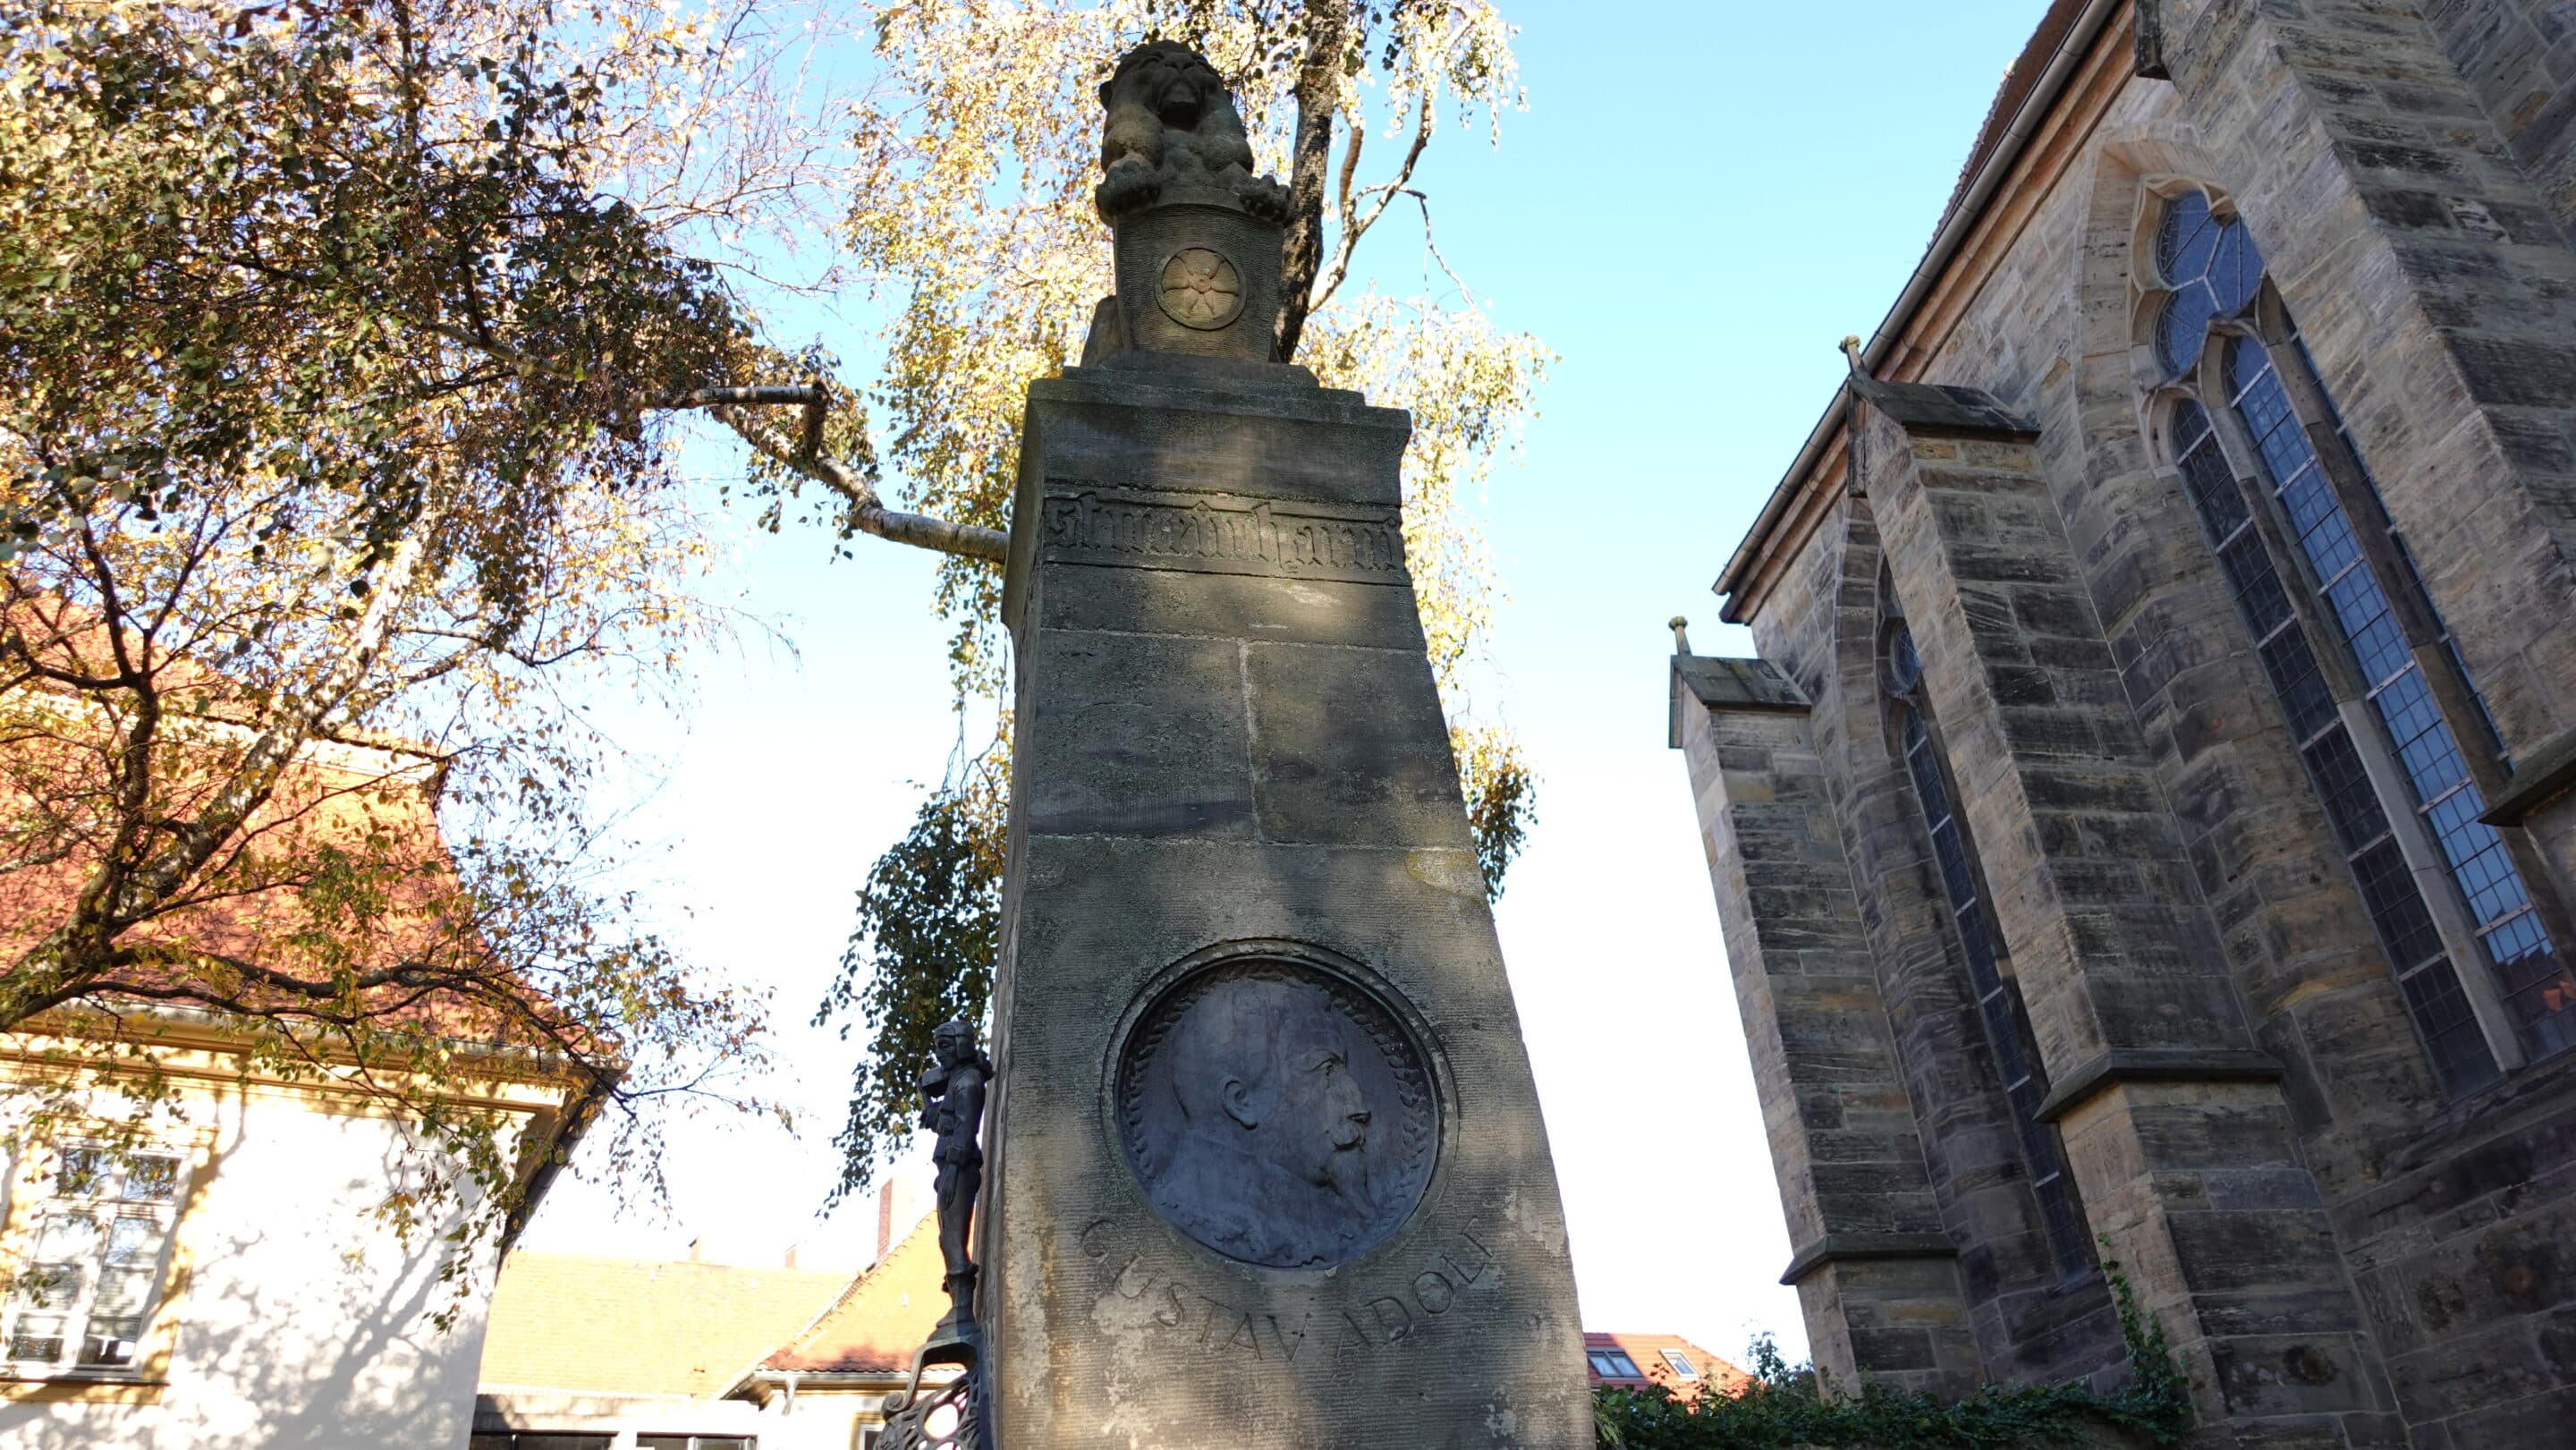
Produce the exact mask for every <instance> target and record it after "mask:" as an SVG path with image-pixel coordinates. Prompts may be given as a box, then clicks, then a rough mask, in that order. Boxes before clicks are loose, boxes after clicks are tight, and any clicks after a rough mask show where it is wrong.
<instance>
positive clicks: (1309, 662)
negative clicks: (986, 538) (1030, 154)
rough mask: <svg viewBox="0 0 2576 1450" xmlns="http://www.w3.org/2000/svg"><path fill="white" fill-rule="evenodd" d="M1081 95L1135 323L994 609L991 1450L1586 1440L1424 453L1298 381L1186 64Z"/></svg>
mask: <svg viewBox="0 0 2576 1450" xmlns="http://www.w3.org/2000/svg"><path fill="white" fill-rule="evenodd" d="M1101 99H1102V101H1103V103H1104V105H1105V106H1106V108H1107V111H1108V117H1107V126H1106V137H1105V146H1104V155H1103V163H1102V164H1103V177H1102V180H1101V183H1100V186H1099V190H1098V193H1097V199H1098V203H1099V207H1100V212H1101V215H1102V217H1103V219H1104V220H1106V221H1107V222H1108V223H1109V225H1110V227H1111V228H1112V230H1113V232H1114V234H1115V238H1116V241H1115V248H1116V261H1117V266H1116V277H1117V288H1118V291H1117V294H1116V295H1115V296H1114V297H1111V298H1109V299H1107V300H1106V301H1104V302H1103V303H1102V304H1101V306H1100V309H1099V311H1098V313H1097V314H1096V316H1095V318H1094V321H1093V325H1092V332H1091V337H1090V340H1089V343H1088V345H1087V346H1086V348H1085V350H1084V355H1083V362H1082V366H1080V367H1078V368H1075V369H1072V370H1069V371H1068V372H1067V373H1066V374H1065V375H1064V376H1062V377H1060V378H1052V379H1047V380H1044V381H1041V382H1038V383H1035V384H1033V385H1031V387H1030V389H1029V401H1028V412H1027V420H1026V424H1025V429H1024V433H1023V437H1022V444H1021V452H1020V476H1019V486H1018V496H1017V499H1016V503H1015V506H1014V508H1015V511H1014V515H1013V521H1012V528H1011V557H1010V562H1009V566H1008V579H1007V588H1006V596H1005V602H1004V606H1003V607H1004V614H1005V617H1006V618H1007V620H1008V621H1009V623H1010V627H1011V629H1012V631H1013V634H1014V640H1015V645H1016V649H1017V660H1018V672H1017V673H1018V701H1017V715H1016V719H1015V727H1014V728H1015V731H1016V736H1015V742H1014V750H1015V754H1014V757H1013V761H1014V776H1013V781H1012V799H1011V839H1010V867H1009V877H1008V882H1007V885H1006V890H1005V896H1004V905H1003V920H1004V925H1003V955H1002V965H1001V974H1000V979H999V983H998V985H997V988H996V992H995V1003H994V1022H995V1049H994V1050H995V1056H996V1058H997V1059H998V1060H999V1062H1000V1072H999V1074H998V1075H997V1076H996V1077H995V1079H994V1080H993V1085H992V1094H993V1099H992V1101H993V1109H992V1111H993V1117H992V1131H991V1133H990V1135H989V1136H990V1140H991V1146H990V1154H991V1161H990V1163H989V1165H988V1169H987V1172H988V1177H987V1189H986V1204H985V1209H984V1217H983V1221H982V1223H981V1224H980V1225H979V1228H978V1243H979V1246H980V1249H981V1252H980V1254H979V1255H978V1257H979V1258H980V1260H981V1261H982V1263H983V1265H984V1267H985V1272H984V1274H983V1278H982V1283H981V1287H980V1293H979V1295H978V1303H979V1306H980V1317H981V1320H982V1325H983V1331H984V1334H985V1336H986V1341H987V1343H988V1344H989V1346H990V1359H989V1365H990V1371H991V1376H992V1384H991V1394H992V1396H993V1400H992V1408H993V1415H994V1425H993V1432H994V1443H996V1444H997V1445H1000V1446H1003V1447H1008V1450H1094V1447H1097V1450H1109V1447H1113V1446H1114V1447H1118V1450H1135V1447H1160V1450H1193V1447H1208V1450H1216V1447H1224V1450H1290V1447H1294V1450H1359V1447H1363V1446H1365V1447H1371V1450H1379V1447H1403V1450H1415V1447H1467V1446H1477V1447H1531V1450H1541V1447H1543V1450H1576V1447H1582V1446H1589V1445H1590V1444H1591V1443H1592V1435H1593V1429H1592V1416H1591V1402H1590V1398H1589V1395H1588V1393H1587V1391H1586V1388H1585V1376H1584V1370H1583V1361H1582V1350H1581V1334H1580V1326H1579V1322H1578V1319H1577V1316H1576V1310H1575V1299H1574V1284H1573V1278H1572V1274H1571V1272H1570V1270H1569V1268H1568V1265H1567V1259H1566V1245H1565V1227H1564V1220H1563V1216H1562V1211H1561V1209H1560V1207H1559V1204H1558V1199H1557V1190H1556V1179H1555V1173H1554V1169H1553V1167H1552V1166H1551V1164H1550V1161H1549V1158H1548V1150H1547V1137H1546V1132H1545V1129H1544V1127H1543V1126H1542V1124H1541V1122H1540V1119H1539V1110H1538V1102H1537V1098H1536V1095H1535V1093H1534V1091H1533V1088H1532V1085H1531V1081H1530V1074H1529V1065H1528V1061H1527V1058H1526V1056H1525V1055H1524V1053H1523V1050H1522V1046H1521V1038H1520V1032H1519V1025H1518V1021H1517V1019H1516V1017H1515V1015H1514V1011H1513V1007H1512V999H1511V993H1510V990H1509V987H1508V986H1507V984H1506V982H1505V980H1504V974H1503V963H1502V956H1501V953H1500V950H1499V947H1498V944H1497V942H1496V940H1495V936H1494V928H1493V921H1492V917H1491V916H1490V914H1489V913H1488V911H1487V908H1486V903H1485V895H1484V889H1483V882H1482V878H1481V876H1480V874H1479V872H1478V869H1477V863H1476V856H1475V851H1474V847H1473V841H1472V839H1471V837H1470V835H1469V831H1468V826H1467V819H1466V814H1465V811H1464V809H1463V807H1462V804H1461V802H1460V799H1459V793H1458V783H1457V774H1456V767H1455V765H1454V763H1453V761H1452V760H1451V757H1450V751H1449V744H1448V735H1447V730H1446V727H1445V725H1444V723H1443V721H1442V717H1441V712H1440V701H1439V697H1438V694H1437V692H1436V691H1435V689H1434V687H1433V683H1432V675H1431V668H1430V664H1429V662H1428V660H1427V658H1426V655H1425V653H1424V643H1423V634H1422V627H1421V622H1420V620H1419V617H1418V616H1417V614H1416V612H1415V607H1414V597H1413V589H1412V583H1411V578H1410V576H1409V574H1408V573H1407V571H1406V561H1405V552H1404V538H1403V528H1402V521H1401V519H1400V517H1399V514H1398V498H1399V495H1398V466H1399V462H1400V460H1401V458H1402V456H1403V452H1404V447H1405V440H1406V437H1407V432H1408V428H1409V421H1408V419H1407V418H1406V416H1405V415H1404V414H1402V413H1400V412H1395V411H1391V410H1388V409H1383V408H1372V407H1370V406H1368V405H1367V403H1366V402H1365V401H1364V400H1363V399H1361V398H1360V397H1359V395H1357V394H1355V393H1349V392H1341V391H1335V390H1331V389H1326V388H1322V387H1319V386H1318V385H1317V384H1316V381H1315V379H1314V377H1313V375H1312V374H1310V373H1308V372H1307V371H1306V370H1305V369H1303V368H1299V367H1293V366H1286V365H1282V364H1280V363H1278V362H1277V361H1275V360H1274V358H1273V344H1272V335H1273V326H1274V318H1275V314H1276V310H1277V298H1278V292H1279V252H1280V235H1281V221H1282V218H1283V216H1284V214H1285V195H1284V193H1283V192H1282V191H1281V189H1280V187H1279V185H1278V183H1276V182H1275V181H1270V180H1267V179H1264V178H1260V177H1256V176H1254V175H1253V174H1252V172H1251V166H1252V155H1251V151H1250V148H1249V147H1248V146H1246V145H1245V144H1244V139H1243V129H1242V125H1241V123H1240V122H1239V121H1238V120H1237V119H1236V116H1235V112H1234V109H1233V105H1232V102H1231V101H1230V100H1229V99H1228V98H1227V96H1226V94H1225V92H1224V89H1223V87H1222V85H1221V84H1220V83H1219V81H1218V79H1217V77H1216V75H1215V73H1214V72H1213V71H1212V70H1210V69H1209V67H1208V65H1207V63H1206V62H1205V61H1203V60H1201V59H1200V58H1199V57H1198V56H1196V55H1195V54H1192V53H1191V52H1190V51H1188V50H1187V49H1185V48H1183V47H1180V46H1177V45H1171V44H1168V43H1155V44H1149V45H1146V46H1143V47H1140V48H1139V49H1137V50H1136V51H1135V52H1133V53H1131V54H1130V55H1128V56H1127V57H1126V58H1125V59H1124V60H1123V61H1122V62H1121V63H1120V65H1119V67H1118V71H1117V75H1116V77H1115V78H1114V79H1113V80H1111V81H1110V82H1109V83H1108V84H1107V85H1106V86H1104V87H1103V88H1102V93H1101Z"/></svg>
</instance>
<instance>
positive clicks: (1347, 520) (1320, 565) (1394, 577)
mask: <svg viewBox="0 0 2576 1450" xmlns="http://www.w3.org/2000/svg"><path fill="white" fill-rule="evenodd" d="M1077 489H1078V490H1080V492H1075V491H1074V490H1077ZM1043 530H1044V532H1043V534H1042V536H1041V540H1040V542H1041V543H1042V545H1043V547H1044V548H1045V550H1046V557H1047V558H1048V559H1049V560H1052V561H1056V562H1060V563H1067V564H1114V565H1123V566H1126V567H1129V568H1136V569H1181V570H1188V571H1193V572H1197V573H1203V574H1266V575H1272V576H1275V577H1281V578H1293V579H1333V580H1340V581H1343V582H1347V583H1353V584H1404V583H1409V582H1411V576H1410V575H1408V574H1407V573H1405V569H1404V530H1403V528H1402V526H1401V525H1400V524H1399V522H1398V521H1397V518H1396V515H1395V513H1394V512H1393V511H1392V510H1388V509H1365V510H1364V509H1350V508H1334V507H1332V506H1330V505H1324V504H1299V505H1295V506H1293V507H1292V506H1290V505H1286V504H1280V503H1273V502H1270V501H1267V500H1252V499H1243V498H1238V497H1235V496H1234V495H1231V494H1185V493H1169V492H1163V491H1160V490H1152V491H1149V490H1144V489H1121V488H1092V487H1086V486H1085V485H1083V484H1081V483H1078V482H1074V481H1071V480H1066V479H1049V480H1047V496H1046V503H1045V512H1044V517H1043Z"/></svg>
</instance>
